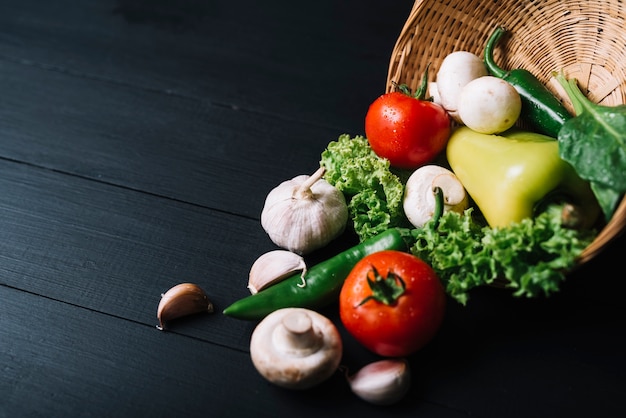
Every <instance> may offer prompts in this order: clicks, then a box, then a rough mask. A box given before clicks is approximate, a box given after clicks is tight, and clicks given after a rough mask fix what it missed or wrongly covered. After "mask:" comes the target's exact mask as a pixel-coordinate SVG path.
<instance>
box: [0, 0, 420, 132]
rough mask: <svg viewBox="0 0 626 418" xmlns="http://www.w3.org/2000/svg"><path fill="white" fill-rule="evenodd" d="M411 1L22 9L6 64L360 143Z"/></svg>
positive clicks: (14, 11) (12, 20)
mask: <svg viewBox="0 0 626 418" xmlns="http://www.w3.org/2000/svg"><path fill="white" fill-rule="evenodd" d="M412 3H413V2H412V1H404V2H390V3H384V2H380V3H372V4H369V5H368V7H367V9H363V5H362V4H361V2H359V1H357V0H351V1H347V2H335V1H332V0H325V1H319V2H316V3H315V5H314V6H313V5H311V6H309V7H306V8H303V6H301V5H298V6H296V5H295V4H294V3H293V2H289V1H280V2H275V3H274V4H273V5H272V7H267V5H266V4H264V3H263V2H246V3H245V5H240V4H239V3H235V2H219V3H215V2H206V1H200V0H199V1H186V2H185V4H184V5H183V6H181V4H179V3H177V2H170V1H134V0H127V1H118V2H116V3H111V2H108V1H89V2H85V1H83V2H79V3H76V2H72V1H70V0H63V1H60V2H54V3H53V4H50V3H49V2H41V1H39V0H24V1H22V2H20V3H19V4H11V5H5V6H1V7H0V57H2V58H3V59H5V60H12V61H15V62H19V63H21V64H23V65H35V66H38V67H45V68H47V69H52V70H55V71H62V72H66V73H71V74H73V75H75V76H83V77H88V78H101V79H106V80H112V81H115V82H119V83H124V84H129V85H132V86H134V87H138V88H146V89H156V90H158V91H160V92H164V93H167V94H171V95H182V96H191V97H195V98H202V99H203V100H206V101H209V102H215V103H219V104H222V105H226V106H229V107H230V106H232V107H237V108H240V109H248V110H253V111H257V112H262V113H270V114H274V115H280V116H282V117H287V118H295V119H301V120H308V121H312V122H315V123H318V124H322V125H326V126H328V125H330V126H337V127H339V129H340V130H350V131H356V130H357V129H358V130H359V131H358V132H357V133H360V132H361V130H362V120H363V116H364V113H365V110H366V108H364V107H362V106H363V105H362V103H369V102H370V101H371V100H373V99H374V98H375V97H376V96H377V95H378V94H380V93H382V91H383V90H384V83H385V79H386V75H387V63H388V60H389V57H390V54H391V50H392V48H393V45H394V43H395V40H396V38H397V36H398V34H399V33H400V30H401V28H402V24H403V23H404V20H405V19H406V17H407V16H408V11H409V10H410V8H411V6H412ZM372 8H375V9H372ZM65 21H67V22H72V24H71V25H61V24H59V23H58V22H65ZM265 21H266V22H268V23H267V24H263V23H262V22H265ZM259 22H261V23H259ZM277 22H280V24H279V25H277ZM338 22H340V23H338ZM342 39H343V40H345V41H342ZM181 45H184V48H181ZM337 91H342V92H345V93H344V94H337ZM303 98H304V100H303ZM360 104H361V105H360ZM323 109H332V111H330V112H324V111H323Z"/></svg>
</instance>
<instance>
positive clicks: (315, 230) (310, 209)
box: [261, 167, 348, 255]
mask: <svg viewBox="0 0 626 418" xmlns="http://www.w3.org/2000/svg"><path fill="white" fill-rule="evenodd" d="M324 171H325V170H324V167H320V169H319V170H317V171H316V172H315V173H314V174H313V175H312V176H307V175H301V176H297V177H294V178H293V179H291V180H287V181H284V182H282V183H281V184H279V185H278V186H277V187H275V188H274V189H273V190H271V191H270V193H269V194H268V195H267V198H266V199H265V205H264V207H263V211H262V212H261V225H262V226H263V229H265V232H267V234H268V235H269V237H270V239H271V240H272V242H274V244H276V245H278V246H279V247H281V248H284V249H287V250H289V251H291V252H294V253H297V254H301V255H302V254H307V253H310V252H312V251H313V250H316V249H318V248H321V247H323V246H325V245H326V244H328V243H329V242H330V241H332V240H333V239H335V238H337V237H338V236H339V235H341V234H342V233H343V231H344V229H345V227H346V224H347V222H348V206H347V204H346V200H345V197H344V196H343V193H342V192H340V191H339V190H338V189H337V188H335V187H334V186H333V185H331V184H330V183H328V182H327V181H326V180H324V179H323V178H322V176H323V175H324Z"/></svg>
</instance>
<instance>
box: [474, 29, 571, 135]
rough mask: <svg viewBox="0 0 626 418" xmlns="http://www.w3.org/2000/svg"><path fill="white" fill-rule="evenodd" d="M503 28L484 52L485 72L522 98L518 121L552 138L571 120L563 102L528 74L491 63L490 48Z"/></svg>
mask: <svg viewBox="0 0 626 418" xmlns="http://www.w3.org/2000/svg"><path fill="white" fill-rule="evenodd" d="M505 32H506V29H505V28H503V27H502V26H498V27H496V28H495V30H494V31H493V33H492V34H491V36H490V37H489V39H488V40H487V44H486V46H485V50H484V58H483V59H484V61H485V65H486V66H487V69H488V70H489V73H490V74H491V75H493V76H495V77H498V78H501V79H503V80H505V81H507V82H509V83H510V84H511V85H513V87H515V89H516V90H517V91H518V93H519V95H520V97H521V99H522V118H523V119H524V120H525V121H526V122H527V123H529V124H530V125H531V127H532V130H533V131H535V132H538V133H542V134H545V135H548V136H550V137H553V138H556V136H557V135H558V133H559V130H560V129H561V127H562V126H563V124H564V123H565V121H566V120H568V119H570V118H571V115H570V113H569V112H568V111H567V109H566V108H565V106H564V105H563V103H561V101H560V100H559V99H558V98H557V97H556V96H555V95H554V94H552V92H551V91H550V90H548V89H547V88H546V86H544V85H543V84H542V83H541V81H539V80H538V79H537V77H535V75H533V74H532V73H531V72H530V71H528V70H526V69H523V68H518V69H514V70H510V71H506V70H504V69H502V68H500V67H499V66H498V65H497V64H496V63H495V61H494V57H493V54H494V48H495V46H496V44H497V43H498V41H499V40H500V38H501V37H502V35H503V34H504V33H505Z"/></svg>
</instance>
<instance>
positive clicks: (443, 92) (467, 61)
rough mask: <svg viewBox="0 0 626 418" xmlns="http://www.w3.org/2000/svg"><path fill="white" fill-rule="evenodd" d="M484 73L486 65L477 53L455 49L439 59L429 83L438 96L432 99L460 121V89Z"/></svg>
mask: <svg viewBox="0 0 626 418" xmlns="http://www.w3.org/2000/svg"><path fill="white" fill-rule="evenodd" d="M486 75H487V67H485V63H484V62H483V60H482V59H480V57H479V56H478V55H476V54H473V53H471V52H468V51H455V52H452V53H450V54H448V55H446V56H445V57H444V59H443V60H442V61H441V65H440V66H439V71H437V77H436V79H435V83H431V84H430V85H429V89H430V91H431V94H432V95H433V96H437V98H438V99H436V100H434V101H435V102H438V103H440V104H441V106H443V108H444V109H446V111H447V112H448V114H449V115H450V117H452V119H454V120H455V121H456V122H459V123H462V122H461V118H460V117H459V113H458V101H459V96H460V95H461V90H462V89H463V87H465V85H466V84H467V83H469V82H470V81H472V80H475V79H477V78H479V77H483V76H486ZM435 92H436V94H435Z"/></svg>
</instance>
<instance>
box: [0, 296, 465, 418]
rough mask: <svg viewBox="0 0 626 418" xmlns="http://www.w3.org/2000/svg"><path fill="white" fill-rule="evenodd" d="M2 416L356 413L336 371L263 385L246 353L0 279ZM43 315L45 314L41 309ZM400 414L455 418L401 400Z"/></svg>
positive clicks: (364, 409)
mask: <svg viewBox="0 0 626 418" xmlns="http://www.w3.org/2000/svg"><path fill="white" fill-rule="evenodd" d="M0 300H2V301H3V303H1V304H0V366H1V367H2V369H1V370H2V379H0V396H2V402H1V403H0V416H2V417H18V416H19V417H31V416H32V417H34V416H47V417H57V416H58V417H61V416H96V417H104V416H119V417H122V416H124V417H126V416H127V417H138V416H158V417H167V416H189V417H196V416H197V417H200V416H207V415H210V416H219V417H233V418H238V417H242V416H250V417H251V416H254V417H276V416H292V415H293V414H294V413H296V412H297V413H298V416H302V417H319V416H320V415H324V416H337V417H339V416H345V414H346V413H349V412H352V413H356V414H358V415H359V416H363V417H366V416H369V415H368V414H371V413H372V408H371V407H370V405H368V404H366V403H364V402H362V401H360V400H358V399H357V398H356V397H354V396H353V395H352V394H351V393H350V391H349V389H348V387H347V385H346V383H345V381H344V378H343V376H342V375H341V374H340V373H337V374H336V375H334V376H333V377H331V378H330V380H328V381H327V382H325V383H324V384H323V385H320V386H319V387H317V388H314V389H312V390H309V391H300V392H295V391H291V390H285V389H282V388H278V387H276V386H273V385H271V384H269V383H268V382H266V381H265V380H264V379H263V378H262V377H261V376H260V375H259V374H258V373H257V372H256V370H255V369H254V366H253V365H252V362H251V360H250V357H249V354H248V353H247V352H241V351H238V350H232V349H229V348H225V347H221V346H220V345H215V344H208V343H206V342H204V341H201V340H198V339H196V338H190V337H186V336H182V335H179V334H175V333H163V332H160V331H157V330H156V329H155V328H154V327H152V326H146V325H145V324H139V323H136V322H133V321H128V320H124V319H121V318H116V317H112V316H109V315H105V314H102V313H98V312H94V311H92V310H90V309H84V308H80V307H76V306H72V305H69V304H65V303H61V302H58V301H54V300H51V299H48V298H42V297H37V296H35V295H32V294H28V293H26V292H21V291H18V290H15V289H11V288H8V287H6V286H0ZM44 313H45V314H44ZM387 411H389V412H394V411H395V412H396V413H399V414H401V415H404V416H410V414H412V413H416V412H420V413H425V414H428V416H432V417H437V416H440V417H443V416H447V417H457V416H458V417H461V416H464V415H463V414H462V413H460V412H458V411H454V410H450V409H449V408H447V407H445V406H440V405H437V404H433V403H430V402H428V401H422V402H406V403H404V404H402V405H398V406H396V407H393V408H390V409H388V410H387Z"/></svg>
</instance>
